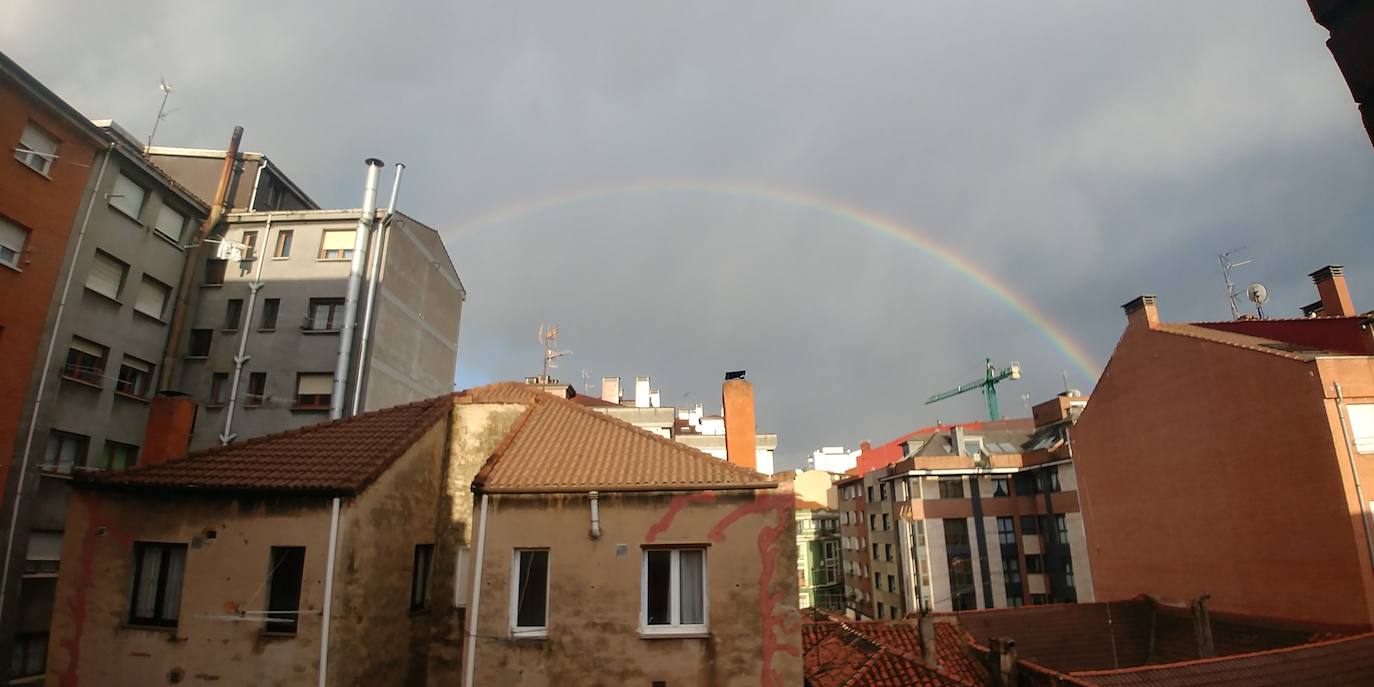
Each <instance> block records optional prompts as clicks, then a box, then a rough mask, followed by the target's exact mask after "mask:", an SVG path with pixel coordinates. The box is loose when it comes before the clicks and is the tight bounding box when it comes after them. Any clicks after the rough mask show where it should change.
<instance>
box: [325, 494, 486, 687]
mask: <svg viewBox="0 0 1374 687" xmlns="http://www.w3.org/2000/svg"><path fill="white" fill-rule="evenodd" d="M487 498H488V496H487V495H486V494H482V513H481V515H479V516H478V518H479V519H478V521H477V558H476V560H474V561H473V568H472V596H471V597H469V598H468V606H469V608H468V628H467V630H468V648H467V651H465V652H464V653H463V687H472V676H473V673H474V672H475V670H476V668H477V666H476V663H477V619H478V618H479V617H480V616H479V615H478V614H477V611H478V607H479V606H480V605H481V603H482V558H483V555H484V554H485V553H486V549H487ZM321 687H323V685H321Z"/></svg>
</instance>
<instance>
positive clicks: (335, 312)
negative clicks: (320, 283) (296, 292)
mask: <svg viewBox="0 0 1374 687" xmlns="http://www.w3.org/2000/svg"><path fill="white" fill-rule="evenodd" d="M343 318H344V299H342V298H311V299H310V314H309V315H308V316H307V317H306V321H305V327H304V328H305V329H307V330H309V331H336V330H338V329H340V328H341V327H343Z"/></svg>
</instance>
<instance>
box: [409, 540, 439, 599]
mask: <svg viewBox="0 0 1374 687" xmlns="http://www.w3.org/2000/svg"><path fill="white" fill-rule="evenodd" d="M433 570H434V545H433V544H416V545H415V561H414V565H413V566H412V567H411V569H410V610H412V611H420V610H424V609H425V608H427V607H428V606H429V577H430V574H431V573H432V572H433Z"/></svg>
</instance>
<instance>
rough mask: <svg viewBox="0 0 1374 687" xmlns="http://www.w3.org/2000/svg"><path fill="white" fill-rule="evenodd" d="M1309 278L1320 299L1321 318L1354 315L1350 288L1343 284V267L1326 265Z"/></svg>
mask: <svg viewBox="0 0 1374 687" xmlns="http://www.w3.org/2000/svg"><path fill="white" fill-rule="evenodd" d="M1310 276H1311V277H1312V283H1313V284H1316V285H1317V294H1318V295H1320V296H1321V298H1322V309H1321V314H1322V315H1323V316H1325V317H1350V316H1351V315H1354V314H1355V305H1354V304H1353V303H1352V302H1351V301H1350V287H1348V286H1346V283H1345V268H1344V267H1341V266H1340V265H1327V266H1326V267H1323V268H1321V269H1319V270H1317V271H1316V272H1313V273H1312V274H1311V275H1310Z"/></svg>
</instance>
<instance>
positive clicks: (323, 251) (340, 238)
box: [320, 229, 355, 260]
mask: <svg viewBox="0 0 1374 687" xmlns="http://www.w3.org/2000/svg"><path fill="white" fill-rule="evenodd" d="M354 236H355V231H354V230H352V229H349V230H347V231H326V232H324V236H323V237H321V239H320V259H321V260H348V259H350V258H352V257H353V242H354Z"/></svg>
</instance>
